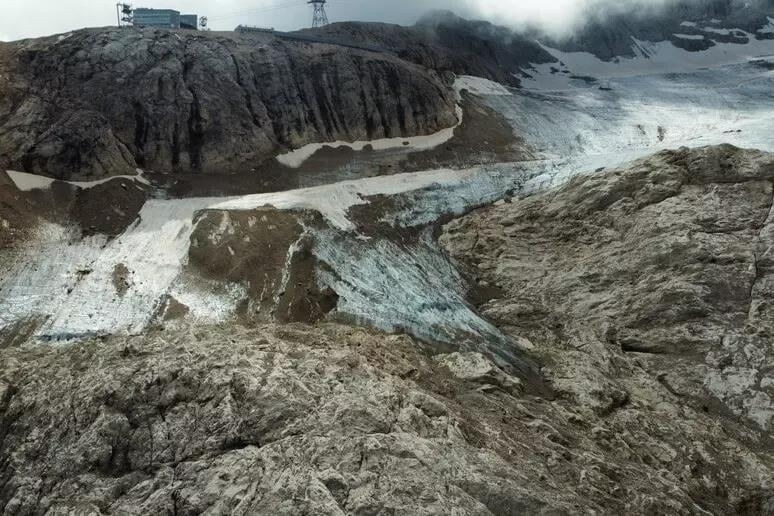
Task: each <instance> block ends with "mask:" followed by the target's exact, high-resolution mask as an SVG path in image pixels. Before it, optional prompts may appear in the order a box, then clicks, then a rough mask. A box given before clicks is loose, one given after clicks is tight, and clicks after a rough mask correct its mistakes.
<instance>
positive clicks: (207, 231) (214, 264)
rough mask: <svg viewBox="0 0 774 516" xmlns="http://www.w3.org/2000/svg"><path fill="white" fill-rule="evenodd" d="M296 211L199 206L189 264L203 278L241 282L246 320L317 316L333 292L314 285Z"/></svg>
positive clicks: (329, 302) (307, 244) (312, 262)
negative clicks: (246, 299)
mask: <svg viewBox="0 0 774 516" xmlns="http://www.w3.org/2000/svg"><path fill="white" fill-rule="evenodd" d="M300 216H301V214H300V213H299V212H292V211H281V210H277V209H275V208H271V207H265V208H259V209H256V210H249V211H217V210H208V211H204V212H202V213H201V214H200V217H199V219H198V220H197V226H196V229H195V230H194V232H193V234H192V235H191V248H190V250H189V267H193V268H195V269H196V271H197V272H198V273H199V274H201V276H202V277H204V278H205V279H210V280H216V281H218V282H231V283H241V284H244V285H246V287H247V291H248V296H249V302H248V304H247V306H246V307H245V309H244V314H243V315H244V317H245V318H247V319H248V320H250V321H255V320H260V321H266V320H276V321H280V322H314V321H317V320H320V319H322V318H323V317H324V316H325V315H326V314H327V313H328V312H329V311H330V310H332V309H333V308H334V307H335V305H336V297H335V294H333V293H332V292H329V291H323V292H321V291H320V290H319V289H318V287H317V281H316V275H315V268H316V259H315V258H314V256H313V254H312V252H311V245H312V242H311V241H310V240H308V237H306V236H304V235H303V227H302V225H301V224H300V221H299V217H300ZM313 217H317V218H319V216H317V215H314V216H313Z"/></svg>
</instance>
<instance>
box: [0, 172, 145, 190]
mask: <svg viewBox="0 0 774 516" xmlns="http://www.w3.org/2000/svg"><path fill="white" fill-rule="evenodd" d="M6 173H7V174H8V177H10V178H11V180H12V181H13V183H14V184H15V185H16V188H18V189H19V190H21V191H22V192H29V191H30V190H45V189H47V188H50V187H51V185H52V184H54V181H60V180H59V179H54V178H52V177H46V176H40V175H38V174H28V173H27V172H17V171H15V170H7V171H6ZM114 179H128V180H130V181H137V182H138V183H142V184H144V185H150V182H149V181H148V180H147V179H145V178H144V177H142V170H140V169H137V175H136V176H110V177H105V178H102V179H97V180H95V181H61V182H62V183H67V184H69V185H73V186H75V187H76V188H81V189H84V190H87V189H89V188H94V187H95V186H97V185H101V184H103V183H107V182H108V181H112V180H114Z"/></svg>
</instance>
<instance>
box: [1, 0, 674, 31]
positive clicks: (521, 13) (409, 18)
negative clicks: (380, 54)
mask: <svg viewBox="0 0 774 516" xmlns="http://www.w3.org/2000/svg"><path fill="white" fill-rule="evenodd" d="M666 1H669V0H444V1H441V0H384V1H379V0H361V1H358V0H328V3H327V6H326V8H327V12H328V17H329V19H330V21H331V22H335V21H345V20H362V21H381V22H386V23H398V24H412V23H414V22H415V21H416V20H417V19H418V18H419V17H421V16H422V15H423V14H425V13H426V12H428V11H431V10H438V9H445V10H451V11H454V12H455V13H457V14H459V15H460V16H464V17H468V18H471V17H474V18H482V19H487V20H490V21H492V22H495V23H498V24H502V25H509V26H512V27H520V26H525V25H533V26H537V27H539V28H543V29H544V30H547V31H551V32H554V33H560V32H567V31H569V30H572V28H574V27H575V26H577V25H578V24H580V23H582V22H583V20H584V19H585V17H586V16H587V14H588V13H589V12H591V11H596V12H599V11H600V10H601V11H606V10H619V9H629V8H631V7H632V5H633V4H635V3H636V4H637V5H638V6H642V5H646V6H658V5H661V4H663V3H664V2H666ZM134 5H135V6H136V7H137V6H140V5H142V6H145V7H155V8H172V9H177V10H179V11H182V12H186V13H197V14H199V15H200V16H207V17H208V18H209V20H210V27H211V28H212V29H213V30H231V29H233V28H234V27H235V26H236V25H239V24H250V25H259V26H265V27H274V28H276V29H278V30H293V29H299V28H303V27H307V26H309V25H310V23H311V19H312V14H311V7H310V6H309V5H307V4H306V0H214V1H213V0H145V1H143V2H141V3H135V4H134ZM115 23H116V8H115V1H110V0H0V40H2V41H9V40H15V39H22V38H28V37H38V36H45V35H50V34H55V33H61V32H67V31H69V30H73V29H78V28H82V27H95V26H105V25H114V24H115Z"/></svg>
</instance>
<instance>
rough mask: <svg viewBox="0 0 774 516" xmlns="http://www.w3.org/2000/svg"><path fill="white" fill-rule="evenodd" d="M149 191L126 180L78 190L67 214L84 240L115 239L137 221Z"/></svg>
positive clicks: (143, 186)
mask: <svg viewBox="0 0 774 516" xmlns="http://www.w3.org/2000/svg"><path fill="white" fill-rule="evenodd" d="M148 190H149V189H148V187H147V186H145V185H142V184H140V183H137V182H135V181H130V180H128V179H114V180H111V181H108V182H106V183H102V184H100V185H97V186H94V187H92V188H88V189H82V190H78V191H77V193H76V194H75V199H74V200H73V203H72V209H71V210H70V214H71V216H72V219H73V221H74V222H77V223H78V224H79V225H80V226H81V228H82V231H83V234H84V236H87V235H94V234H103V235H108V236H112V237H114V236H118V235H120V234H121V233H123V232H124V230H126V228H127V227H129V225H131V224H132V222H134V221H135V219H137V215H138V214H139V213H140V210H141V209H142V207H143V205H144V204H145V200H146V199H147V197H148Z"/></svg>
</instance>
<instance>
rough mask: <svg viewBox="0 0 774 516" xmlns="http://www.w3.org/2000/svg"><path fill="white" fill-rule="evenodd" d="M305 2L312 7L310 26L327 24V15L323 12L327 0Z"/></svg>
mask: <svg viewBox="0 0 774 516" xmlns="http://www.w3.org/2000/svg"><path fill="white" fill-rule="evenodd" d="M307 3H308V4H311V5H312V6H313V7H314V15H313V16H312V27H322V26H323V25H328V15H327V14H325V4H326V3H327V0H309V1H308V2H307Z"/></svg>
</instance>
